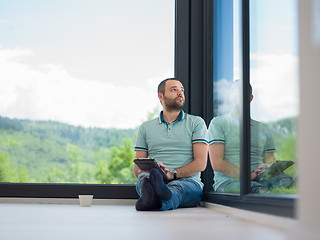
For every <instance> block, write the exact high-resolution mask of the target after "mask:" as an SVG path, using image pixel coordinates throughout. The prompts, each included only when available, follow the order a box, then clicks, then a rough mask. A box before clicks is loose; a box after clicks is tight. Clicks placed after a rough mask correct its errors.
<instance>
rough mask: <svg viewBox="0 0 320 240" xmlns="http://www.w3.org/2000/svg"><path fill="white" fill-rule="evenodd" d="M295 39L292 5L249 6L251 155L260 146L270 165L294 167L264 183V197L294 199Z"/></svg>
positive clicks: (265, 3)
mask: <svg viewBox="0 0 320 240" xmlns="http://www.w3.org/2000/svg"><path fill="white" fill-rule="evenodd" d="M297 39H298V36H297V2H296V1H291V0H290V1H281V2H278V1H272V0H271V1H269V0H268V1H256V0H251V1H250V81H251V85H252V88H253V96H254V97H253V100H252V102H251V118H252V119H254V121H253V123H252V124H259V125H255V126H257V127H258V126H259V127H260V130H256V131H252V132H251V136H252V137H251V139H252V141H251V147H252V151H254V149H257V145H258V144H260V145H262V144H264V155H265V156H267V157H269V158H270V157H271V158H272V159H271V160H273V159H277V160H290V161H293V162H295V164H293V165H291V166H290V167H289V168H287V169H286V170H285V171H284V173H285V174H279V175H278V176H274V177H273V179H274V180H272V181H268V180H267V179H266V181H268V183H269V184H271V185H272V186H270V189H269V191H267V192H266V193H269V194H271V193H272V194H275V193H276V194H295V193H296V191H297V190H296V188H295V180H296V178H297V172H296V118H297V116H298V105H299V96H298V53H297V52H298V46H297V45H298V43H297ZM254 134H256V136H254ZM259 134H260V136H261V135H263V136H264V137H265V138H267V139H266V140H265V141H264V140H262V139H261V137H260V142H259V140H258V135H259ZM254 139H255V140H254ZM254 145H255V146H254ZM253 158H254V159H253ZM256 158H257V155H254V156H252V158H251V163H252V164H251V167H252V168H251V171H254V169H256V168H257V164H254V163H253V162H254V161H255V159H256ZM266 160H268V159H266ZM281 163H283V162H281ZM271 174H276V173H271ZM269 177H270V176H266V177H265V178H269ZM260 178H261V177H260ZM260 180H261V181H264V180H263V178H261V179H260Z"/></svg>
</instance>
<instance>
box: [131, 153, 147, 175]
mask: <svg viewBox="0 0 320 240" xmlns="http://www.w3.org/2000/svg"><path fill="white" fill-rule="evenodd" d="M135 151H136V158H147V157H148V152H147V151H141V150H135ZM141 172H142V170H141V169H140V168H139V167H138V166H137V164H134V165H133V174H134V176H135V177H138V176H139V174H140V173H141Z"/></svg>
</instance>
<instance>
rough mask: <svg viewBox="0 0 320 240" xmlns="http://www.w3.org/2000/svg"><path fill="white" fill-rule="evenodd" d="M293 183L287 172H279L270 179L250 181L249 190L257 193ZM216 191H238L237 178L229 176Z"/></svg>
mask: <svg viewBox="0 0 320 240" xmlns="http://www.w3.org/2000/svg"><path fill="white" fill-rule="evenodd" d="M292 185H293V179H292V177H291V176H289V175H288V174H279V175H277V176H274V177H272V178H270V179H264V180H261V181H250V192H251V193H259V192H261V191H264V192H268V190H269V189H272V188H281V187H283V188H288V187H290V186H292ZM216 191H217V192H224V193H240V181H239V178H230V179H229V180H227V181H225V182H224V183H222V184H221V185H220V186H219V187H218V188H217V189H216Z"/></svg>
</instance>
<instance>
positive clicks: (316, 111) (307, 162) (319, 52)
mask: <svg viewBox="0 0 320 240" xmlns="http://www.w3.org/2000/svg"><path fill="white" fill-rule="evenodd" d="M298 4H299V5H298V7H299V62H300V63H299V65H300V68H299V71H300V114H299V119H298V161H299V162H298V168H299V170H298V171H299V183H298V184H299V185H298V186H299V201H298V206H297V215H298V219H299V224H298V226H297V229H295V230H294V231H293V232H294V234H292V236H293V235H295V236H293V238H294V239H303V240H307V239H320V0H299V2H298ZM316 7H317V10H315V9H316ZM317 21H318V22H317ZM291 239H292V238H291Z"/></svg>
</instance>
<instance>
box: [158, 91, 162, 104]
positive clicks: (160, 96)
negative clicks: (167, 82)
mask: <svg viewBox="0 0 320 240" xmlns="http://www.w3.org/2000/svg"><path fill="white" fill-rule="evenodd" d="M158 98H159V100H160V103H161V104H162V100H163V93H158Z"/></svg>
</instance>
